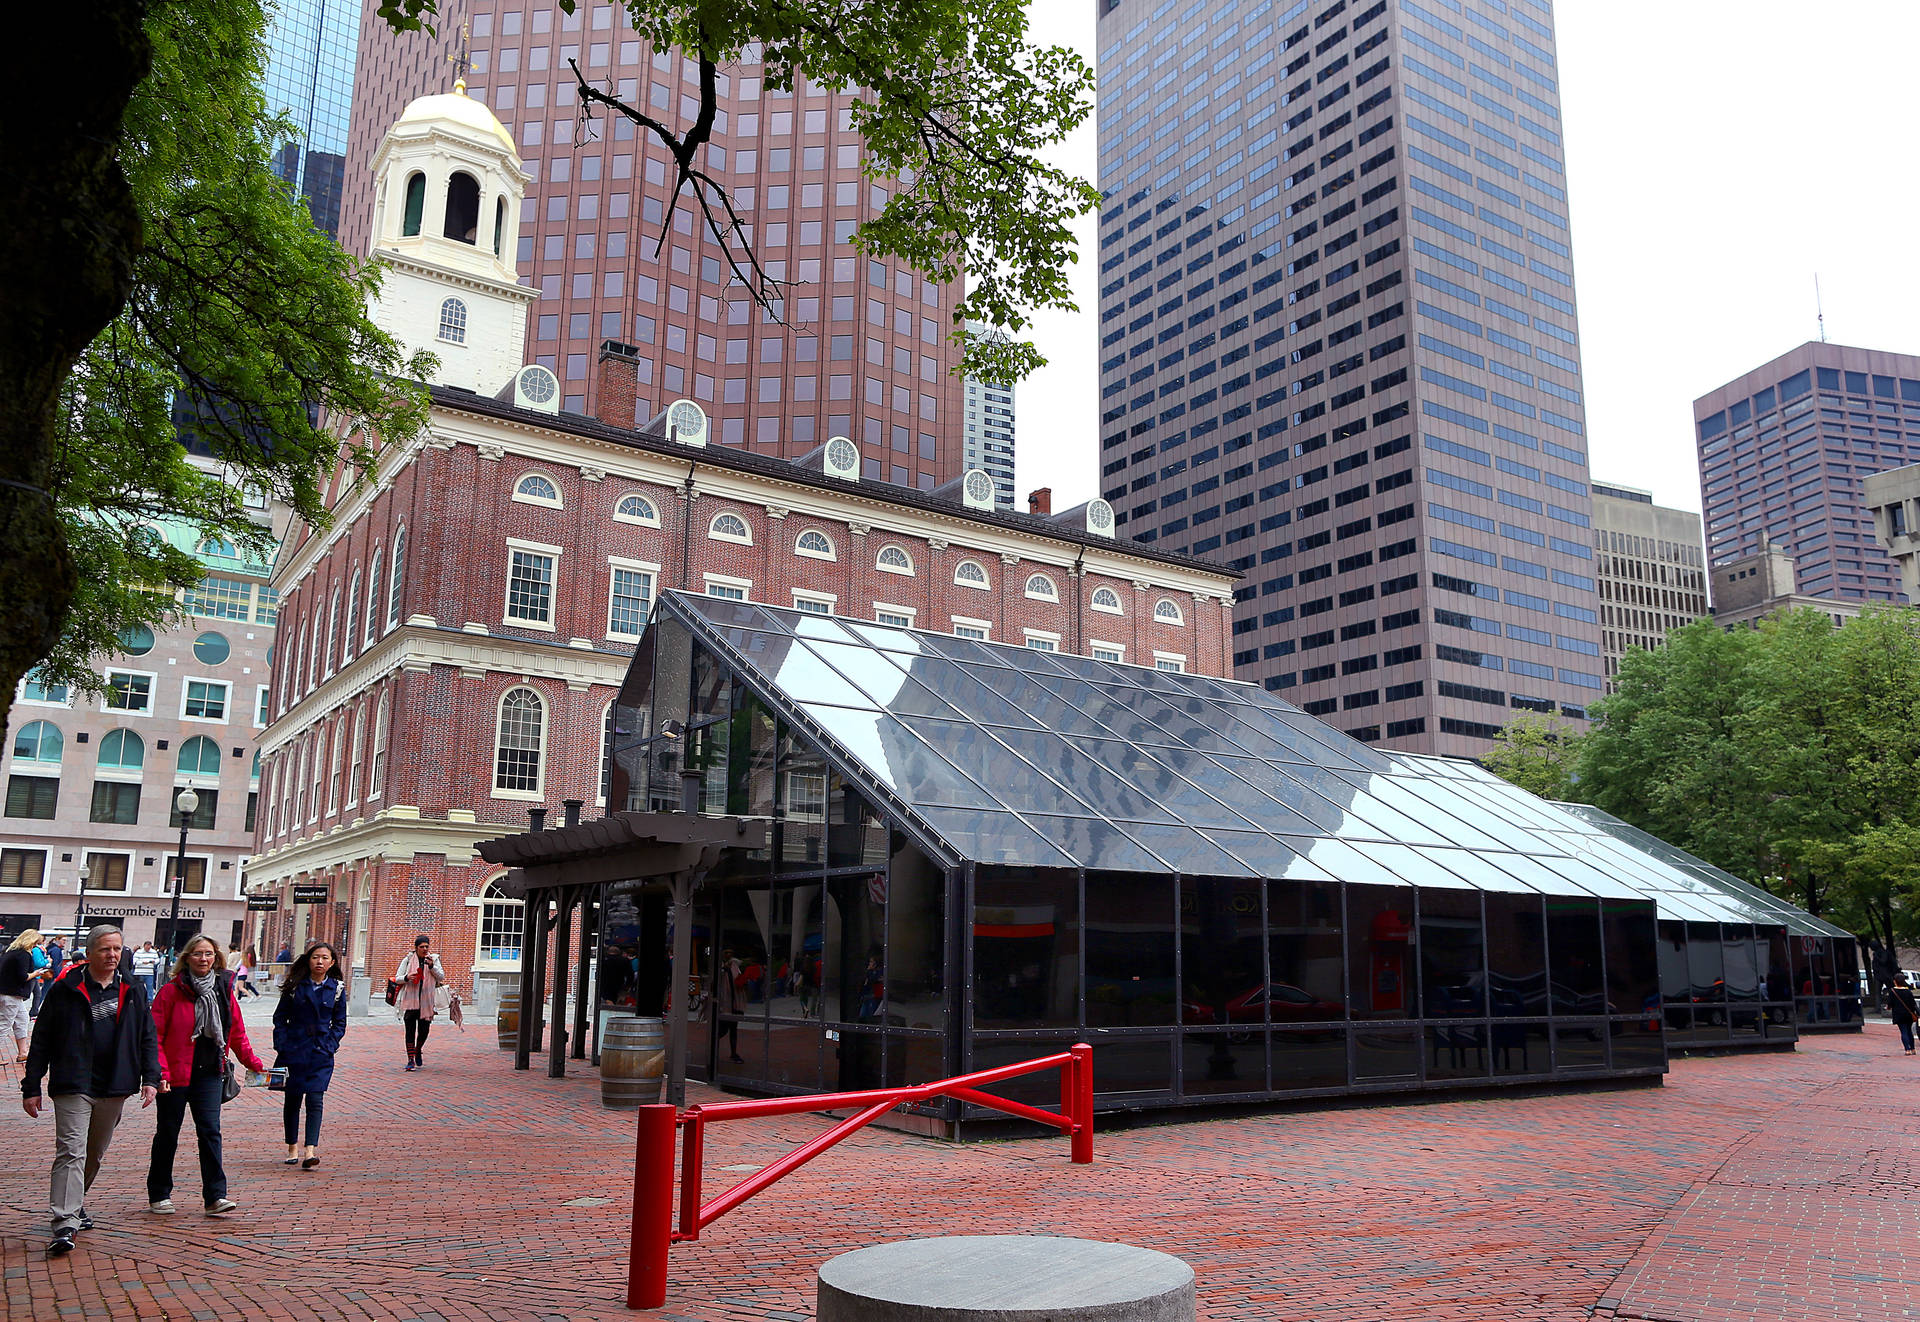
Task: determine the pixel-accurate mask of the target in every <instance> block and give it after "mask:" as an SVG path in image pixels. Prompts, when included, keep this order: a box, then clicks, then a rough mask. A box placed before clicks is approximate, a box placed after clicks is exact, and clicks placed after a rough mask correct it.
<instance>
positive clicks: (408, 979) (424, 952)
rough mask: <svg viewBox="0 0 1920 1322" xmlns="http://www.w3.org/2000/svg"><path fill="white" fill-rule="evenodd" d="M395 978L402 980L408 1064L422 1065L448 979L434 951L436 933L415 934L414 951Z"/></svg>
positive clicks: (399, 1005) (399, 1006)
mask: <svg viewBox="0 0 1920 1322" xmlns="http://www.w3.org/2000/svg"><path fill="white" fill-rule="evenodd" d="M393 980H394V981H395V982H396V983H398V984H399V993H398V994H397V995H396V996H395V997H394V1002H393V1004H394V1008H395V1009H396V1010H398V1011H399V1012H400V1019H401V1022H402V1023H404V1024H406V1026H407V1068H408V1069H410V1070H417V1069H421V1068H423V1067H424V1066H425V1065H426V1061H425V1060H423V1059H422V1056H421V1053H422V1050H423V1049H424V1048H425V1047H426V1045H427V1034H428V1033H429V1032H430V1031H432V1029H433V1016H434V1014H435V1013H436V1012H437V1011H438V1010H439V1008H440V988H441V987H442V986H443V985H445V983H446V981H447V971H446V969H445V968H443V967H442V966H441V964H440V956H438V955H436V954H434V953H433V938H432V937H430V936H427V935H426V934H425V933H422V934H421V935H419V936H416V937H415V938H413V953H412V954H411V955H408V956H407V957H406V958H405V959H403V960H401V961H400V967H399V968H398V969H396V970H395V971H394V975H393Z"/></svg>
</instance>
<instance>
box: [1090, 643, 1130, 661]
mask: <svg viewBox="0 0 1920 1322" xmlns="http://www.w3.org/2000/svg"><path fill="white" fill-rule="evenodd" d="M1102 650H1105V651H1108V652H1117V653H1119V655H1117V656H1109V657H1103V656H1101V655H1099V653H1100V652H1101V651H1102ZM1087 655H1088V656H1090V657H1092V658H1093V659H1094V660H1096V661H1112V662H1117V663H1119V664H1120V665H1125V664H1126V663H1127V647H1126V644H1125V643H1109V642H1107V641H1105V640H1104V639H1100V638H1090V639H1088V640H1087Z"/></svg>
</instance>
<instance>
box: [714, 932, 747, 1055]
mask: <svg viewBox="0 0 1920 1322" xmlns="http://www.w3.org/2000/svg"><path fill="white" fill-rule="evenodd" d="M745 976H746V974H745V971H744V970H743V969H742V968H741V967H740V961H739V960H737V959H735V958H734V957H733V951H731V950H722V951H721V952H720V967H719V968H718V969H716V970H715V971H714V977H713V1012H714V1014H715V1015H717V1016H719V1021H720V1041H722V1042H725V1043H726V1044H727V1059H728V1060H732V1061H738V1060H739V1059H740V984H741V982H742V981H743V980H744V979H745Z"/></svg>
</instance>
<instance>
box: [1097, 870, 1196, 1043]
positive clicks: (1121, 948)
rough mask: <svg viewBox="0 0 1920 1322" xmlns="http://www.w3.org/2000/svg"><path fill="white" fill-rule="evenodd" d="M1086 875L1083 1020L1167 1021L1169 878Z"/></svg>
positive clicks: (1171, 997) (1114, 1024) (1123, 1024)
mask: <svg viewBox="0 0 1920 1322" xmlns="http://www.w3.org/2000/svg"><path fill="white" fill-rule="evenodd" d="M1086 878H1087V891H1086V894H1087V898H1086V905H1087V920H1086V934H1087V937H1086V939H1087V1020H1086V1022H1087V1026H1088V1027H1089V1028H1131V1027H1138V1026H1142V1025H1147V1024H1171V1023H1172V1022H1174V1008H1175V1003H1176V999H1175V992H1176V990H1177V988H1176V985H1175V978H1174V936H1173V919H1174V914H1173V906H1174V892H1173V878H1172V877H1170V876H1167V875H1166V874H1164V873H1160V874H1141V873H1125V872H1089V873H1087V874H1086ZM1169 1059H1171V1053H1169ZM1098 1068H1099V1067H1098V1066H1097V1065H1096V1066H1095V1069H1096V1070H1097V1069H1098Z"/></svg>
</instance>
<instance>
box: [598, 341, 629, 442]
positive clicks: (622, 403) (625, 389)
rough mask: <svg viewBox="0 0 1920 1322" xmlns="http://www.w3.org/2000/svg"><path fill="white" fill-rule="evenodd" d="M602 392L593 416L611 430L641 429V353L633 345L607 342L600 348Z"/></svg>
mask: <svg viewBox="0 0 1920 1322" xmlns="http://www.w3.org/2000/svg"><path fill="white" fill-rule="evenodd" d="M598 370H599V373H600V392H599V395H598V398H597V399H596V402H595V403H594V408H593V413H594V416H595V417H596V418H598V419H600V421H602V422H604V423H606V424H607V425H608V426H610V427H627V428H633V427H638V426H639V425H640V422H641V418H640V416H639V394H640V351H639V350H638V349H636V348H634V347H633V346H632V345H631V344H622V343H620V341H618V340H606V341H604V342H602V344H601V345H600V363H599V368H598Z"/></svg>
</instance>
